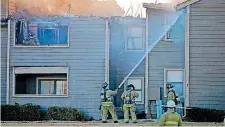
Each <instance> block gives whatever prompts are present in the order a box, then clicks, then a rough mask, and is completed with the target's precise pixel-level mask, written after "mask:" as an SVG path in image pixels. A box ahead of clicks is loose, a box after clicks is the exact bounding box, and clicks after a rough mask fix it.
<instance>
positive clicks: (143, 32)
mask: <svg viewBox="0 0 225 127" xmlns="http://www.w3.org/2000/svg"><path fill="white" fill-rule="evenodd" d="M135 27H137V28H142V37H133V38H142V49H141V50H135V49H128V38H132V37H129V36H128V33H127V35H125V36H126V37H125V38H126V40H125V52H144V51H145V37H144V36H145V28H144V27H143V26H140V25H129V26H127V31H128V29H129V28H135Z"/></svg>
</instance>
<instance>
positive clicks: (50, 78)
mask: <svg viewBox="0 0 225 127" xmlns="http://www.w3.org/2000/svg"><path fill="white" fill-rule="evenodd" d="M42 79H48V80H52V79H53V80H54V79H65V80H67V79H66V78H64V77H36V95H37V96H67V95H68V80H67V94H66V95H47V94H43V95H41V94H38V86H39V83H38V81H39V80H42Z"/></svg>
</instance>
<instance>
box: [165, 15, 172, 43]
mask: <svg viewBox="0 0 225 127" xmlns="http://www.w3.org/2000/svg"><path fill="white" fill-rule="evenodd" d="M164 24H167V16H166V15H164ZM171 32H172V28H170V29H169V31H168V32H166V34H165V36H164V41H169V42H171V41H172V38H169V34H170V33H171Z"/></svg>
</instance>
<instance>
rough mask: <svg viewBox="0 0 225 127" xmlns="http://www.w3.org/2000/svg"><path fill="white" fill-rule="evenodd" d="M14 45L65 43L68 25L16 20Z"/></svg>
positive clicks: (66, 41) (66, 42)
mask: <svg viewBox="0 0 225 127" xmlns="http://www.w3.org/2000/svg"><path fill="white" fill-rule="evenodd" d="M15 43H16V45H28V46H29V45H34V46H39V45H45V46H52V45H67V44H68V25H59V24H56V23H49V22H47V23H35V22H27V21H18V22H16V42H15Z"/></svg>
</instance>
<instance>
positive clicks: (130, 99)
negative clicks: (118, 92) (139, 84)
mask: <svg viewBox="0 0 225 127" xmlns="http://www.w3.org/2000/svg"><path fill="white" fill-rule="evenodd" d="M138 97H139V95H138V93H137V92H136V91H135V87H134V86H133V85H132V84H130V85H128V86H127V89H126V91H124V92H123V94H122V96H121V98H122V99H123V100H124V105H123V110H124V121H125V123H128V122H129V112H130V113H131V118H132V122H133V123H137V121H136V120H137V117H136V114H135V111H136V104H135V98H138Z"/></svg>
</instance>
